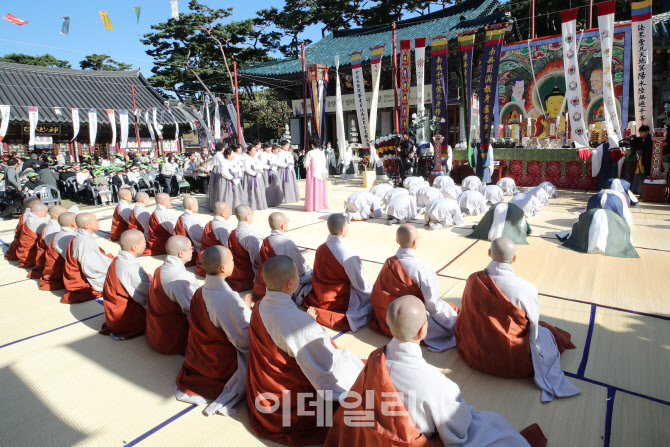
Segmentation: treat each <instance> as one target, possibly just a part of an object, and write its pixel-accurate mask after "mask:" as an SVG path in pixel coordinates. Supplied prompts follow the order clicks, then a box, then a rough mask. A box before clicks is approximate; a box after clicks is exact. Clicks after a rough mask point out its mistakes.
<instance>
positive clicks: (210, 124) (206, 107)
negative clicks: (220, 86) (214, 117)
mask: <svg viewBox="0 0 670 447" xmlns="http://www.w3.org/2000/svg"><path fill="white" fill-rule="evenodd" d="M209 102H210V101H209V96H205V113H206V114H207V130H209V133H212V121H211V119H210V117H209Z"/></svg>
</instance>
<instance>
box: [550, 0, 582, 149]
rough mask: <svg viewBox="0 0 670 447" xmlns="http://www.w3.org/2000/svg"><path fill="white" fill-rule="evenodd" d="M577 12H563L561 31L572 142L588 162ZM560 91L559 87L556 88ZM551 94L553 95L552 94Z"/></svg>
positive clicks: (574, 10) (571, 10) (572, 10)
mask: <svg viewBox="0 0 670 447" xmlns="http://www.w3.org/2000/svg"><path fill="white" fill-rule="evenodd" d="M577 11H578V9H577V8H575V9H570V10H568V11H562V12H561V31H562V36H563V69H564V71H565V85H566V86H567V87H568V88H567V90H568V92H567V96H566V98H565V99H566V102H567V103H568V114H569V116H570V127H571V128H572V141H574V143H575V148H576V149H577V151H578V154H579V158H581V159H582V160H584V161H586V160H587V159H588V158H589V157H590V156H591V149H590V148H589V141H588V136H587V132H586V126H585V125H584V116H583V113H584V105H583V101H584V97H583V95H582V82H581V78H580V76H579V62H578V53H577ZM555 89H556V90H558V87H555ZM550 94H551V93H550Z"/></svg>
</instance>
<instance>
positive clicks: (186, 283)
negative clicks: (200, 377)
mask: <svg viewBox="0 0 670 447" xmlns="http://www.w3.org/2000/svg"><path fill="white" fill-rule="evenodd" d="M165 249H166V250H167V257H166V258H165V262H164V263H163V265H161V266H160V267H158V268H157V269H156V271H155V272H154V276H153V278H152V279H151V287H149V294H148V296H147V329H146V334H147V343H148V344H149V346H151V347H152V348H153V349H154V350H155V351H156V352H160V353H161V354H167V355H173V354H183V353H184V352H185V351H186V342H187V340H188V325H189V323H188V316H189V312H190V307H191V299H192V298H193V294H194V293H195V291H196V290H198V288H200V283H198V281H197V280H196V279H195V275H194V274H193V273H191V272H189V271H188V270H186V267H185V266H184V265H185V264H186V263H188V261H190V260H191V256H193V246H192V245H191V241H189V240H188V238H187V237H185V236H172V237H171V238H170V239H168V241H167V243H166V244H165Z"/></svg>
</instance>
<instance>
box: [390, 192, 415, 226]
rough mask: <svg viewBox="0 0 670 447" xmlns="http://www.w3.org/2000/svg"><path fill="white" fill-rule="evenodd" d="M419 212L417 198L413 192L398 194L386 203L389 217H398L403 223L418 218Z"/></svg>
mask: <svg viewBox="0 0 670 447" xmlns="http://www.w3.org/2000/svg"><path fill="white" fill-rule="evenodd" d="M417 214H418V209H417V206H416V198H415V197H414V196H413V195H411V194H405V195H399V196H396V197H394V198H392V199H391V200H390V201H389V202H388V203H387V204H386V215H387V216H388V218H389V219H398V220H399V221H400V222H401V223H406V222H409V221H410V220H414V219H416V215H417Z"/></svg>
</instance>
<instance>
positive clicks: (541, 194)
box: [524, 186, 549, 207]
mask: <svg viewBox="0 0 670 447" xmlns="http://www.w3.org/2000/svg"><path fill="white" fill-rule="evenodd" d="M524 193H525V194H530V195H533V196H535V197H537V200H538V202H540V206H542V207H544V206H548V205H549V196H548V195H547V192H546V191H545V190H544V188H541V187H539V186H534V187H532V188H526V190H525V191H524Z"/></svg>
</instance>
